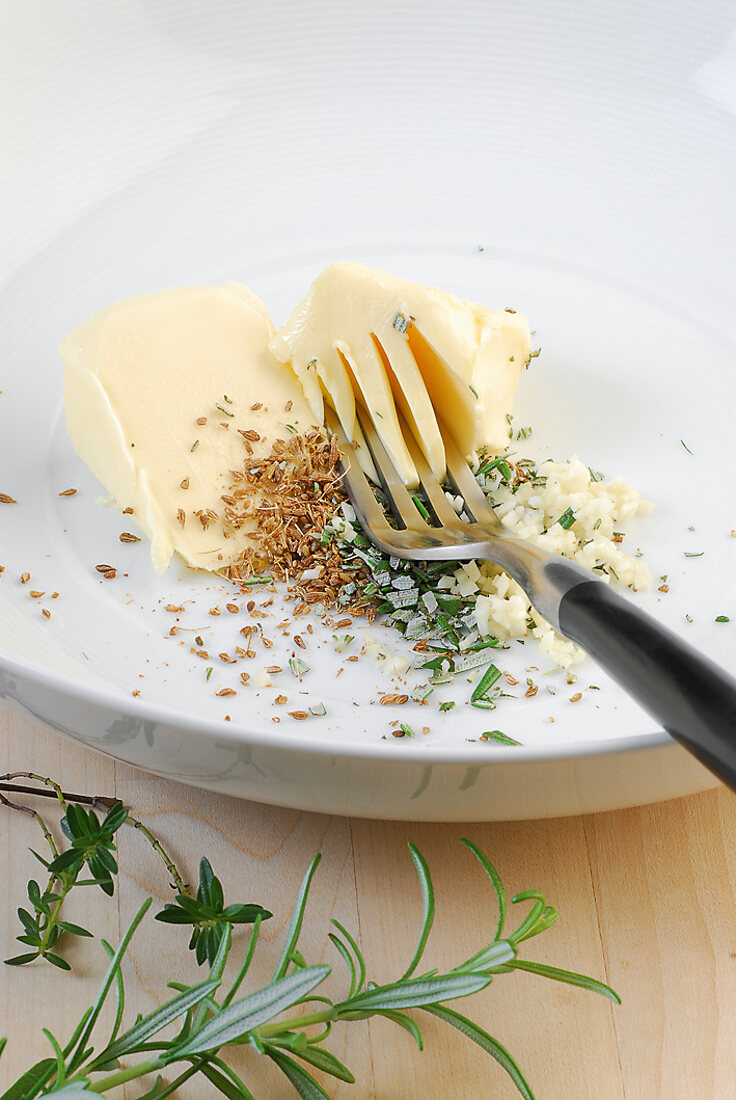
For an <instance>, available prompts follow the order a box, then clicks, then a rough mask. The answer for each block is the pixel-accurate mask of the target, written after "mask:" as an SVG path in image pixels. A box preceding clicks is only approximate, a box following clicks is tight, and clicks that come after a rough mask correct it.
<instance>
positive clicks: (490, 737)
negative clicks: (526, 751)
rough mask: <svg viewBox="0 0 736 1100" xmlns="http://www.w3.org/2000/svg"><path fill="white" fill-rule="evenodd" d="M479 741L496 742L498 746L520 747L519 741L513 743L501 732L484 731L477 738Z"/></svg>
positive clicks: (510, 738)
mask: <svg viewBox="0 0 736 1100" xmlns="http://www.w3.org/2000/svg"><path fill="white" fill-rule="evenodd" d="M478 740H479V741H497V742H498V744H499V745H520V744H521V741H515V740H514V739H513V737H509V735H508V734H507V733H503V732H502V731H501V730H486V732H485V733H482V734H481V735H480V737H479V738H478Z"/></svg>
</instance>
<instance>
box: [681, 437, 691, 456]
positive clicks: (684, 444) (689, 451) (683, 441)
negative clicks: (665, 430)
mask: <svg viewBox="0 0 736 1100" xmlns="http://www.w3.org/2000/svg"><path fill="white" fill-rule="evenodd" d="M680 443H682V445H683V447H684V448H685V450H686V451H687V453H688V454H689V455H691V454H692V453H693V452H692V451H691V450H690V448H689V447H688V445H687V443H686V442H685V440H684V439H681V440H680Z"/></svg>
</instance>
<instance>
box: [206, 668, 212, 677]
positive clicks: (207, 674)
mask: <svg viewBox="0 0 736 1100" xmlns="http://www.w3.org/2000/svg"><path fill="white" fill-rule="evenodd" d="M211 675H212V669H211V668H208V669H207V671H206V673H205V676H204V678H205V680H209V678H210V676H211Z"/></svg>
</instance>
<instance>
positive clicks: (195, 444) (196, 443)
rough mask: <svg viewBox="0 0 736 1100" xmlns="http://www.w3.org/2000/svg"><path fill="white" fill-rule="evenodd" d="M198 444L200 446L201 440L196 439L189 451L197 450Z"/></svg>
mask: <svg viewBox="0 0 736 1100" xmlns="http://www.w3.org/2000/svg"><path fill="white" fill-rule="evenodd" d="M198 446H199V440H198V439H195V440H194V443H192V445H191V447H190V448H189V453H190V454H192V452H193V451H196V449H197V447H198Z"/></svg>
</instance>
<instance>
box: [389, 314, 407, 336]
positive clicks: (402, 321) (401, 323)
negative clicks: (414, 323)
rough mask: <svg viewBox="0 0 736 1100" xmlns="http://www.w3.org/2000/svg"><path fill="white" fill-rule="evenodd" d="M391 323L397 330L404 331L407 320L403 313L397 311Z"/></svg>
mask: <svg viewBox="0 0 736 1100" xmlns="http://www.w3.org/2000/svg"><path fill="white" fill-rule="evenodd" d="M391 324H392V326H393V327H394V328H395V329H396V331H397V332H406V330H407V329H408V327H409V320H408V318H406V317H405V316H404V314H403V313H397V314H396V315H395V317H394V319H393V321H392V322H391Z"/></svg>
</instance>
